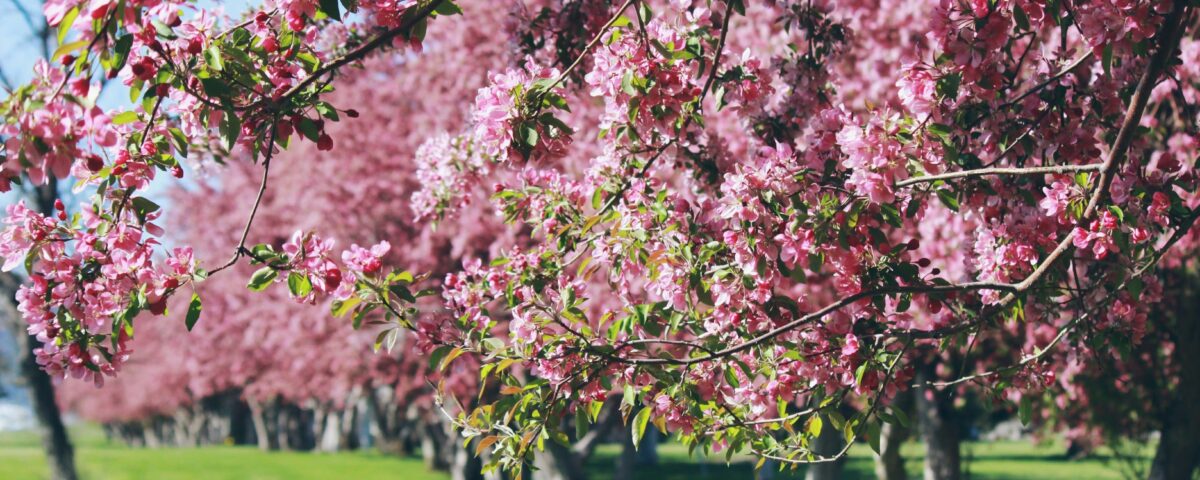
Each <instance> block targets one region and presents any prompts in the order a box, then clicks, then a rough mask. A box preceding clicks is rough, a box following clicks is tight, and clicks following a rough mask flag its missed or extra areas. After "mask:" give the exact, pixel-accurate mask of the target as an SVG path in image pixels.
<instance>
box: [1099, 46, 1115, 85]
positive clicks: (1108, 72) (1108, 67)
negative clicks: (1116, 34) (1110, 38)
mask: <svg viewBox="0 0 1200 480" xmlns="http://www.w3.org/2000/svg"><path fill="white" fill-rule="evenodd" d="M1112 61H1113V47H1112V44H1111V43H1110V44H1108V45H1105V46H1104V55H1103V56H1102V57H1101V59H1100V63H1101V65H1102V66H1103V67H1104V76H1106V77H1112Z"/></svg>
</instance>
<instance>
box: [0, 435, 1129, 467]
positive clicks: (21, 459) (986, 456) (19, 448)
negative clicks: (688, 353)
mask: <svg viewBox="0 0 1200 480" xmlns="http://www.w3.org/2000/svg"><path fill="white" fill-rule="evenodd" d="M72 434H73V439H74V441H75V443H76V455H77V460H78V465H79V470H80V474H81V476H82V477H83V479H84V480H143V479H146V480H149V479H154V480H158V479H162V480H193V479H195V480H199V479H204V480H235V479H236V480H308V479H343V478H345V479H355V480H373V479H399V480H446V479H447V478H448V477H447V476H446V475H443V474H440V473H433V472H428V471H426V470H425V468H424V466H423V465H422V464H421V461H420V460H419V459H413V458H396V457H388V456H383V455H379V454H376V453H373V452H354V453H341V454H333V455H331V454H319V453H286V452H277V453H263V452H259V451H258V450H257V449H254V448H252V447H204V448H177V449H175V448H171V449H130V448H126V447H124V446H121V445H115V444H109V443H107V442H106V441H105V439H104V436H103V435H102V434H101V433H100V431H99V430H98V429H96V428H95V427H80V428H75V429H73V431H72ZM1061 452H1062V448H1061V447H1057V446H1049V447H1038V446H1034V445H1031V444H1029V443H1027V442H998V443H988V444H984V443H973V444H969V445H966V446H965V447H964V450H963V455H964V460H966V459H967V458H968V457H969V458H970V461H969V462H965V463H966V465H967V466H968V467H969V469H970V472H971V475H970V478H972V479H996V480H1008V479H1068V478H1070V479H1074V478H1094V479H1106V478H1109V479H1119V478H1121V475H1120V473H1119V471H1118V470H1117V465H1116V462H1113V463H1111V464H1110V463H1106V461H1105V460H1104V459H1089V460H1082V461H1068V460H1065V459H1063V458H1062V456H1061ZM619 453H620V447H619V446H617V445H603V446H601V447H600V449H599V450H598V451H597V453H596V455H595V456H594V458H593V459H592V461H591V462H589V464H588V470H589V472H590V473H591V474H592V478H593V479H606V478H609V477H610V475H611V474H610V473H609V472H611V471H612V468H613V465H614V462H615V458H616V457H617V455H618V454H619ZM921 453H922V452H921V445H919V444H916V443H910V444H907V445H905V448H904V454H905V458H906V460H907V464H906V466H907V468H908V471H909V473H910V478H920V470H921V458H920V457H921ZM659 458H660V464H659V465H658V466H657V467H655V468H641V469H639V470H638V471H637V473H636V476H635V478H636V479H637V480H703V479H714V480H715V479H752V478H753V474H752V471H753V462H752V459H749V458H746V457H735V458H734V462H733V464H732V465H730V466H728V467H727V466H726V465H725V462H724V456H723V455H722V456H720V457H719V458H718V457H716V456H714V457H713V458H711V459H709V460H708V461H701V460H699V459H689V458H688V455H687V451H686V450H685V449H684V448H683V447H682V446H680V445H678V444H664V445H661V446H660V447H659ZM0 478H2V479H4V480H37V479H43V478H46V466H45V463H44V460H43V457H42V452H41V449H40V446H39V443H38V439H37V437H36V436H35V435H34V434H32V433H30V432H17V433H5V434H0ZM776 478H780V479H783V478H801V476H800V475H798V474H793V475H777V476H776ZM845 478H848V479H861V478H874V473H873V466H872V462H871V456H870V450H869V449H868V448H867V447H865V446H857V445H856V446H855V447H854V448H853V449H851V456H850V458H849V460H848V461H847V464H846V471H845Z"/></svg>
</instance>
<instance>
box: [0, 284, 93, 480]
mask: <svg viewBox="0 0 1200 480" xmlns="http://www.w3.org/2000/svg"><path fill="white" fill-rule="evenodd" d="M6 293H7V292H6ZM5 298H6V299H7V298H11V297H10V296H9V295H5ZM23 333H24V332H20V333H18V335H17V338H19V339H22V340H20V341H19V342H18V343H19V344H20V352H21V353H20V358H21V375H22V376H23V377H25V383H26V384H27V385H28V386H29V399H30V403H32V404H33V413H34V415H36V416H37V420H38V430H39V431H40V432H41V435H42V448H43V449H44V450H45V451H46V460H47V461H49V462H50V478H52V479H54V480H75V479H76V478H78V475H76V473H75V449H74V448H73V447H72V446H71V439H70V438H69V437H68V436H67V429H66V427H65V426H63V421H62V413H61V412H59V410H58V402H57V401H56V400H55V397H54V385H53V384H52V383H51V382H50V376H49V375H46V372H43V371H42V369H41V368H40V367H39V366H38V364H37V357H36V356H35V355H34V354H33V348H34V347H35V346H36V345H38V344H39V342H38V341H37V339H36V338H33V337H31V336H29V335H24V334H23Z"/></svg>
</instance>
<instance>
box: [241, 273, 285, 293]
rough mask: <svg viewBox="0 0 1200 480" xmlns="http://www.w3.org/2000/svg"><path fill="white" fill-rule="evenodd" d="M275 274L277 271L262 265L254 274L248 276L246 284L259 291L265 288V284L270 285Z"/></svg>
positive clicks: (277, 274)
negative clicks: (248, 281) (248, 279)
mask: <svg viewBox="0 0 1200 480" xmlns="http://www.w3.org/2000/svg"><path fill="white" fill-rule="evenodd" d="M277 276H279V273H278V272H276V271H275V270H272V269H271V267H263V268H260V269H258V271H257V272H254V275H252V276H250V283H248V284H247V285H246V286H247V287H249V288H250V289H251V290H254V291H256V292H261V291H263V290H266V289H267V286H268V285H270V284H271V282H272V281H274V280H275V277H277Z"/></svg>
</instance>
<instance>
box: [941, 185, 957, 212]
mask: <svg viewBox="0 0 1200 480" xmlns="http://www.w3.org/2000/svg"><path fill="white" fill-rule="evenodd" d="M937 196H938V200H941V201H942V204H943V205H945V206H946V208H949V209H951V210H954V211H956V212H957V211H958V198H957V197H955V196H954V194H953V193H951V192H950V191H949V190H945V189H942V190H938V191H937Z"/></svg>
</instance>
